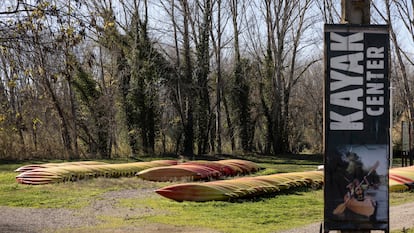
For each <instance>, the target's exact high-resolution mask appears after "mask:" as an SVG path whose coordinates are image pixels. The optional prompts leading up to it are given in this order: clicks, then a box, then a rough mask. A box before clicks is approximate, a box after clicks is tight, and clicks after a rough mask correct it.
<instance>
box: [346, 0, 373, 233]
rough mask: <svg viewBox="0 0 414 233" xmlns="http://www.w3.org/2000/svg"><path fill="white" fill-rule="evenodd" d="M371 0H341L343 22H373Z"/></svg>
mask: <svg viewBox="0 0 414 233" xmlns="http://www.w3.org/2000/svg"><path fill="white" fill-rule="evenodd" d="M370 7H371V4H370V0H341V8H342V14H341V23H342V24H364V25H368V24H370V23H371V12H370ZM340 232H341V233H370V232H371V231H370V230H361V231H340Z"/></svg>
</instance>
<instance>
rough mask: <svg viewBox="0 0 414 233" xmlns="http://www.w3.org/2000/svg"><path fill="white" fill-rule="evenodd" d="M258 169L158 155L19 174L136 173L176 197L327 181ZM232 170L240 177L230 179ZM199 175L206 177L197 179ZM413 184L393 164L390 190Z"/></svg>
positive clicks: (254, 192) (64, 177)
mask: <svg viewBox="0 0 414 233" xmlns="http://www.w3.org/2000/svg"><path fill="white" fill-rule="evenodd" d="M260 169H262V168H261V167H260V166H259V165H258V164H256V163H254V162H251V161H248V160H240V159H228V160H219V161H188V162H183V163H179V162H177V161H176V160H155V161H151V162H135V163H122V164H107V163H103V162H96V161H85V162H68V163H47V164H32V165H26V166H23V167H20V168H18V169H16V172H20V174H19V175H17V176H16V180H17V182H18V183H21V184H50V183H57V182H65V181H75V180H79V179H85V178H91V177H123V176H138V177H140V178H141V179H145V180H150V181H162V182H165V181H171V182H176V181H178V182H179V183H178V184H172V185H169V186H167V187H164V188H161V189H158V190H156V192H157V193H158V194H160V195H162V196H164V197H167V198H170V199H173V200H176V201H210V200H228V199H235V198H244V197H251V196H260V195H264V194H273V193H277V192H280V191H283V190H287V189H290V188H294V187H302V186H315V187H321V186H322V185H323V179H324V178H323V171H309V172H293V173H279V174H272V175H265V176H248V177H247V176H245V175H248V174H252V173H255V172H257V171H259V170H260ZM234 176H237V178H231V179H229V177H234ZM200 180H202V181H203V182H195V181H200ZM189 181H191V182H189ZM205 181H208V182H205ZM183 182H184V183H183ZM413 187H414V166H411V167H400V168H392V169H390V170H389V190H390V191H391V192H398V191H406V190H410V189H412V188H413Z"/></svg>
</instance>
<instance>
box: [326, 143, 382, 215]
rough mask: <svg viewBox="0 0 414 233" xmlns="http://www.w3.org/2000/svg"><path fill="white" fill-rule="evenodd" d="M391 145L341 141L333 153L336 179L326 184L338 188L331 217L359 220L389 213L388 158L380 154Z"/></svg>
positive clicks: (333, 169) (334, 176) (334, 177)
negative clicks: (355, 143)
mask: <svg viewBox="0 0 414 233" xmlns="http://www.w3.org/2000/svg"><path fill="white" fill-rule="evenodd" d="M387 151H388V145H342V146H338V148H337V150H336V151H335V153H334V154H333V155H332V156H330V157H331V160H336V162H335V164H336V167H333V168H332V171H333V174H332V177H333V181H334V182H330V183H328V184H327V185H329V186H331V187H329V189H335V190H337V194H338V198H337V199H336V200H335V202H336V203H335V204H333V205H331V209H332V216H331V217H332V218H333V219H338V220H347V221H349V220H352V221H359V222H376V221H381V222H384V221H386V220H387V217H388V213H387V212H388V208H387V203H388V201H387V198H388V197H387V186H388V182H387V175H388V165H387V164H388V160H387V159H386V158H384V157H378V154H384V153H387Z"/></svg>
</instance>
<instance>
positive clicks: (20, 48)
mask: <svg viewBox="0 0 414 233" xmlns="http://www.w3.org/2000/svg"><path fill="white" fill-rule="evenodd" d="M413 4H414V3H413V1H410V0H398V1H393V0H374V1H373V2H372V5H371V13H372V20H371V21H372V22H371V23H373V24H386V23H388V24H390V25H391V26H390V39H391V54H392V55H391V81H392V86H393V109H394V113H393V114H394V122H395V123H396V125H397V122H398V121H399V120H400V119H402V118H404V119H413V118H414V109H413V108H414V106H413V103H414V101H413V98H414V97H413V91H412V90H411V89H412V88H414V87H413V85H414V83H413V80H414V73H413V67H414V66H413V65H414V13H413ZM340 14H341V10H340V1H339V0H338V1H330V0H329V1H328V0H261V1H250V0H223V1H222V0H135V1H134V0H118V1H116V0H71V1H66V0H6V1H1V3H0V159H32V158H62V159H79V158H116V157H124V156H134V157H139V156H142V155H154V154H164V153H172V154H183V155H200V154H221V153H238V154H243V153H265V154H280V153H297V152H300V151H303V150H307V151H310V152H315V153H318V152H321V150H322V127H323V126H322V125H323V79H324V72H323V70H324V68H323V67H324V65H323V25H324V23H339V22H340ZM396 144H398V142H396Z"/></svg>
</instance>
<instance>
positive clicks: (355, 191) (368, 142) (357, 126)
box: [324, 24, 391, 232]
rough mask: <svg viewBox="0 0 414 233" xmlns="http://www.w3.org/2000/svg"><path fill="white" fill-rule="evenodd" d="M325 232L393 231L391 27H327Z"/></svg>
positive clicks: (343, 25) (334, 25) (338, 25)
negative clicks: (391, 204) (391, 224)
mask: <svg viewBox="0 0 414 233" xmlns="http://www.w3.org/2000/svg"><path fill="white" fill-rule="evenodd" d="M324 38H325V88H324V151H325V157H324V167H325V169H324V170H325V172H324V173H325V176H324V177H325V178H324V179H325V180H324V181H325V182H324V183H325V187H324V200H325V204H324V231H325V232H329V231H331V230H341V231H361V230H363V231H364V230H384V231H385V232H389V188H388V183H389V182H388V169H389V160H390V154H391V153H390V150H391V149H390V148H391V145H390V106H389V104H390V102H389V101H390V89H389V87H390V83H389V76H390V74H389V70H390V69H389V65H390V64H389V54H390V53H389V48H390V45H389V32H388V26H387V25H349V24H326V25H325V30H324Z"/></svg>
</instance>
